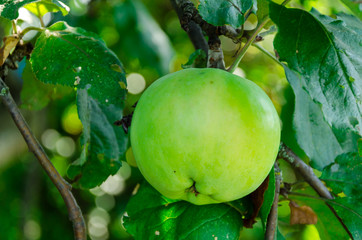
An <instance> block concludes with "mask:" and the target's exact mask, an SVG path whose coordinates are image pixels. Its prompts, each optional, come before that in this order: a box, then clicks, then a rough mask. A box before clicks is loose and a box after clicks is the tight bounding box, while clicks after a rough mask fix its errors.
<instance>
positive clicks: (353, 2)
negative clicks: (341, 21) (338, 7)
mask: <svg viewBox="0 0 362 240" xmlns="http://www.w3.org/2000/svg"><path fill="white" fill-rule="evenodd" d="M341 1H342V2H343V3H344V4H345V5H346V6H347V7H348V8H349V9H351V11H352V12H353V13H354V14H355V15H356V16H357V17H358V18H359V19H361V20H362V10H361V1H358V0H341Z"/></svg>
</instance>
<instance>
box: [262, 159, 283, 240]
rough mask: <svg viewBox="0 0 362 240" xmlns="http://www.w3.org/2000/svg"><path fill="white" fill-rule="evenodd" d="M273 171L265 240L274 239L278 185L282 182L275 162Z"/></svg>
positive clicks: (276, 222) (276, 221)
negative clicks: (273, 183)
mask: <svg viewBox="0 0 362 240" xmlns="http://www.w3.org/2000/svg"><path fill="white" fill-rule="evenodd" d="M274 171H275V194H274V201H273V205H272V207H271V209H270V213H269V216H268V221H267V225H266V231H265V239H266V240H273V239H276V238H275V234H276V229H277V226H278V201H279V193H280V183H281V181H282V175H281V171H280V169H279V165H278V163H277V162H275V163H274Z"/></svg>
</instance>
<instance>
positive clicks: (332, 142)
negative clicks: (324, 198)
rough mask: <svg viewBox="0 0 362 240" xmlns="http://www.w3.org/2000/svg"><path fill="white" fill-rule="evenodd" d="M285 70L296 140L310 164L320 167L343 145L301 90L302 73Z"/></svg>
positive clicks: (339, 150) (309, 98) (320, 111)
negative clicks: (292, 105) (291, 103)
mask: <svg viewBox="0 0 362 240" xmlns="http://www.w3.org/2000/svg"><path fill="white" fill-rule="evenodd" d="M284 70H285V74H286V76H287V79H288V81H289V83H290V85H291V87H292V88H293V91H294V94H295V109H294V118H293V124H294V128H295V132H296V138H297V142H298V144H299V146H300V147H301V148H302V149H303V150H304V152H305V153H306V154H307V155H308V156H309V157H310V159H311V165H312V166H313V167H314V168H317V169H319V170H322V169H323V168H324V167H325V166H327V165H329V164H331V163H332V162H333V161H334V159H335V158H336V157H337V156H338V155H339V154H341V153H342V152H343V151H342V148H341V146H340V145H339V143H338V140H337V139H336V137H335V135H334V133H333V130H332V129H331V127H330V126H329V125H328V123H327V122H326V120H325V119H324V117H323V113H322V110H321V108H320V105H318V104H316V103H315V102H314V101H313V100H312V98H311V96H310V95H309V94H308V93H307V92H306V91H305V90H304V89H303V87H302V85H301V76H300V75H299V74H298V73H296V72H294V71H292V70H290V69H289V68H288V67H286V66H284ZM320 139H323V141H320Z"/></svg>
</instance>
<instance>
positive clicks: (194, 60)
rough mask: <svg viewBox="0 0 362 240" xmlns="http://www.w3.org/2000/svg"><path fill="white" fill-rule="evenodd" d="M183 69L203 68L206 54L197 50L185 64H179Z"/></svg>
mask: <svg viewBox="0 0 362 240" xmlns="http://www.w3.org/2000/svg"><path fill="white" fill-rule="evenodd" d="M181 67H182V68H183V69H185V68H193V67H194V68H205V67H206V53H205V52H204V51H203V50H202V49H197V50H196V51H195V52H193V53H192V54H191V55H190V57H189V60H188V62H187V63H185V64H181Z"/></svg>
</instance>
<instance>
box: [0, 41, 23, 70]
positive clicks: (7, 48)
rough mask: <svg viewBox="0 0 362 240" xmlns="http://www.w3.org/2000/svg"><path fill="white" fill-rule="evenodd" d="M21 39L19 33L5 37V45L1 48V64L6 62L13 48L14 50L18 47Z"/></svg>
mask: <svg viewBox="0 0 362 240" xmlns="http://www.w3.org/2000/svg"><path fill="white" fill-rule="evenodd" d="M19 41H20V38H19V36H17V35H12V36H7V37H4V39H3V42H4V45H3V47H2V48H0V66H2V65H3V64H4V62H5V60H6V59H7V57H8V56H9V54H10V52H11V50H13V48H15V47H16V45H17V44H18V43H19Z"/></svg>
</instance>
